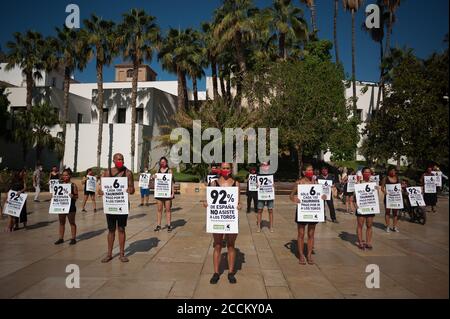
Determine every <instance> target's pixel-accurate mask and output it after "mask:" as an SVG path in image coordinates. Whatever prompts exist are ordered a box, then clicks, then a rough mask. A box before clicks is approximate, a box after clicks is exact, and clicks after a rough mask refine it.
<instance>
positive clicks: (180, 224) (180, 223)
mask: <svg viewBox="0 0 450 319" xmlns="http://www.w3.org/2000/svg"><path fill="white" fill-rule="evenodd" d="M186 223H187V222H186V221H185V220H184V219H177V220H176V221H174V222H171V226H172V228H173V229H175V228H178V227H183V226H184V225H186Z"/></svg>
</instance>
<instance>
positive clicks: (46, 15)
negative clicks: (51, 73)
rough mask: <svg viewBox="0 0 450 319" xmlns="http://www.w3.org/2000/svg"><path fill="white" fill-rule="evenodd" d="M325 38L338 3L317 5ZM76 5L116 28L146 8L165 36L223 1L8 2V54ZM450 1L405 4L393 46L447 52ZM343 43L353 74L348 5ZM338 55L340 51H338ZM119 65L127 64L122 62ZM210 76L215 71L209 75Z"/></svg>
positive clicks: (264, 1) (372, 64) (4, 25)
mask: <svg viewBox="0 0 450 319" xmlns="http://www.w3.org/2000/svg"><path fill="white" fill-rule="evenodd" d="M254 2H255V4H256V5H257V6H258V7H266V6H269V5H271V3H272V0H254ZM316 2H317V19H318V28H319V30H320V31H319V37H320V38H322V39H329V40H332V39H333V6H334V4H333V1H332V0H316ZM375 2H376V1H375V0H366V1H365V2H364V7H365V6H366V5H368V4H371V3H375ZM70 3H75V4H78V5H79V7H80V11H81V12H80V13H81V19H82V20H83V19H85V18H88V17H89V15H90V14H91V13H95V14H97V15H98V16H101V17H103V18H104V19H111V20H114V21H116V22H119V21H120V20H121V15H122V13H123V12H126V11H128V10H130V9H131V8H143V9H145V10H146V11H147V13H148V14H151V15H153V16H155V17H157V23H158V24H159V25H160V27H161V29H162V30H164V31H165V30H167V29H168V28H169V27H173V28H186V27H194V28H199V26H200V23H201V22H203V21H208V20H210V19H211V17H212V14H213V11H214V9H215V8H217V7H218V6H219V5H220V3H221V0H195V1H186V0H166V1H162V0H127V1H123V0H95V1H92V0H72V1H66V0H58V1H55V0H53V1H52V0H40V1H30V0H22V1H8V2H3V1H2V3H1V11H0V26H1V28H0V30H1V33H0V45H1V47H2V49H3V50H6V48H5V46H6V42H7V41H8V40H11V38H12V33H13V32H16V31H19V32H23V31H26V30H28V29H32V30H35V31H39V32H41V33H43V34H44V35H53V34H54V28H55V27H56V26H61V25H62V24H63V23H64V21H65V19H66V16H67V13H66V12H65V8H66V6H67V5H68V4H70ZM294 3H295V4H296V5H299V6H301V7H302V8H303V9H304V12H305V17H306V18H307V20H308V21H310V12H309V10H308V9H307V8H306V7H305V6H304V5H303V4H302V5H300V4H299V3H300V1H299V0H294ZM448 11H449V1H448V0H429V1H420V0H404V1H402V4H401V7H400V8H399V9H398V12H397V23H396V25H395V27H394V32H393V35H392V45H393V46H398V47H405V46H406V47H410V48H413V49H414V51H415V52H416V54H417V55H418V56H420V57H422V58H425V57H427V56H429V55H430V54H431V53H432V52H434V51H442V50H443V48H444V44H443V41H442V40H443V38H444V35H445V34H446V33H448V26H449V16H448ZM364 19H365V16H364V10H360V11H359V12H358V13H357V23H356V25H357V30H356V32H357V36H356V42H357V44H356V54H357V66H356V67H357V79H358V80H363V81H377V79H378V76H379V70H378V62H379V47H378V45H377V44H376V43H375V42H373V41H372V40H371V39H370V36H369V35H368V34H366V33H365V32H363V31H362V30H361V27H360V26H361V25H362V23H363V21H364ZM338 33H339V34H338V37H339V39H338V41H339V52H340V58H341V60H342V62H343V63H344V67H345V71H346V72H347V73H350V72H351V16H350V13H348V12H345V11H344V10H343V8H342V4H340V6H339V18H338ZM333 53H334V50H333ZM115 62H121V61H120V59H116V61H115ZM150 65H151V67H152V68H153V69H154V70H155V71H156V72H157V73H158V80H176V76H175V75H173V74H170V73H167V72H165V71H163V70H162V69H161V66H160V65H159V63H158V62H157V61H156V58H154V59H153V61H151V63H150ZM206 74H210V70H206ZM75 77H76V79H77V80H78V81H80V82H95V81H96V77H95V63H94V62H93V61H91V63H90V64H89V66H88V67H87V69H85V70H84V71H83V72H77V73H76V74H75ZM104 79H105V81H113V80H114V72H113V67H110V68H108V69H106V70H105V75H104ZM199 89H201V90H204V89H205V80H204V79H202V80H201V81H200V83H199Z"/></svg>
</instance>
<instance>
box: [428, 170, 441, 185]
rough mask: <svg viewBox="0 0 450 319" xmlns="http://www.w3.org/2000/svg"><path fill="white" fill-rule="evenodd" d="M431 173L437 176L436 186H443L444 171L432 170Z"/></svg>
mask: <svg viewBox="0 0 450 319" xmlns="http://www.w3.org/2000/svg"><path fill="white" fill-rule="evenodd" d="M431 174H433V175H434V176H436V186H437V187H442V172H441V171H432V172H431Z"/></svg>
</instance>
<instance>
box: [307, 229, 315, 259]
mask: <svg viewBox="0 0 450 319" xmlns="http://www.w3.org/2000/svg"><path fill="white" fill-rule="evenodd" d="M315 230H316V225H314V224H309V225H308V255H307V256H308V263H310V264H312V263H314V261H313V260H312V256H311V255H312V251H313V249H314V232H315Z"/></svg>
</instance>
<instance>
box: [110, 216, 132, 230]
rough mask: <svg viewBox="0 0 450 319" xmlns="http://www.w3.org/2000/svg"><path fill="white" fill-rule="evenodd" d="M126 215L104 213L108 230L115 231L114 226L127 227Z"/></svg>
mask: <svg viewBox="0 0 450 319" xmlns="http://www.w3.org/2000/svg"><path fill="white" fill-rule="evenodd" d="M127 220H128V215H112V214H106V222H107V223H108V230H109V231H115V230H116V227H117V226H118V227H119V228H125V227H127Z"/></svg>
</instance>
